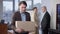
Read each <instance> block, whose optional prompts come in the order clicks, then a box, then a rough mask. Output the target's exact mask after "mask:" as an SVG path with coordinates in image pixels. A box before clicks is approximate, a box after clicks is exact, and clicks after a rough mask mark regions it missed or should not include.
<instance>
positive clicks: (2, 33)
mask: <svg viewBox="0 0 60 34" xmlns="http://www.w3.org/2000/svg"><path fill="white" fill-rule="evenodd" d="M7 29H8V28H7V24H0V34H7Z"/></svg>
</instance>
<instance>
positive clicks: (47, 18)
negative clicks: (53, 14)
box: [41, 12, 50, 34]
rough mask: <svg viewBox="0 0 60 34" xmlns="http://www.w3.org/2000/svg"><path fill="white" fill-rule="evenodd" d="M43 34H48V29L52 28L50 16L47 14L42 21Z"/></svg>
mask: <svg viewBox="0 0 60 34" xmlns="http://www.w3.org/2000/svg"><path fill="white" fill-rule="evenodd" d="M41 28H42V34H48V28H50V15H49V13H48V12H46V13H45V14H44V16H43V19H42V21H41Z"/></svg>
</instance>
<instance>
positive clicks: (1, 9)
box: [0, 0, 3, 20]
mask: <svg viewBox="0 0 60 34" xmlns="http://www.w3.org/2000/svg"><path fill="white" fill-rule="evenodd" d="M2 15H3V2H2V0H0V20H1V19H2Z"/></svg>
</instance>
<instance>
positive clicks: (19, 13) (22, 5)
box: [12, 1, 30, 33]
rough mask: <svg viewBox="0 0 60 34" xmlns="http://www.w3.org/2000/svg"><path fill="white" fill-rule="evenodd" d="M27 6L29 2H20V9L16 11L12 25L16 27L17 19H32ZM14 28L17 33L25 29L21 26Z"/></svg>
mask: <svg viewBox="0 0 60 34" xmlns="http://www.w3.org/2000/svg"><path fill="white" fill-rule="evenodd" d="M26 7H27V3H26V2H25V1H21V2H20V3H19V11H17V12H15V14H14V15H13V21H12V25H13V26H14V27H15V21H30V14H29V13H28V12H26ZM14 30H15V32H17V33H21V32H23V31H24V30H23V29H21V28H16V29H14Z"/></svg>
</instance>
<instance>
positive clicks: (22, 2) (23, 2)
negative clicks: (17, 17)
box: [19, 1, 27, 6]
mask: <svg viewBox="0 0 60 34" xmlns="http://www.w3.org/2000/svg"><path fill="white" fill-rule="evenodd" d="M21 4H24V5H26V6H27V3H26V2H25V1H21V2H20V3H19V6H20V5H21Z"/></svg>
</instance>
